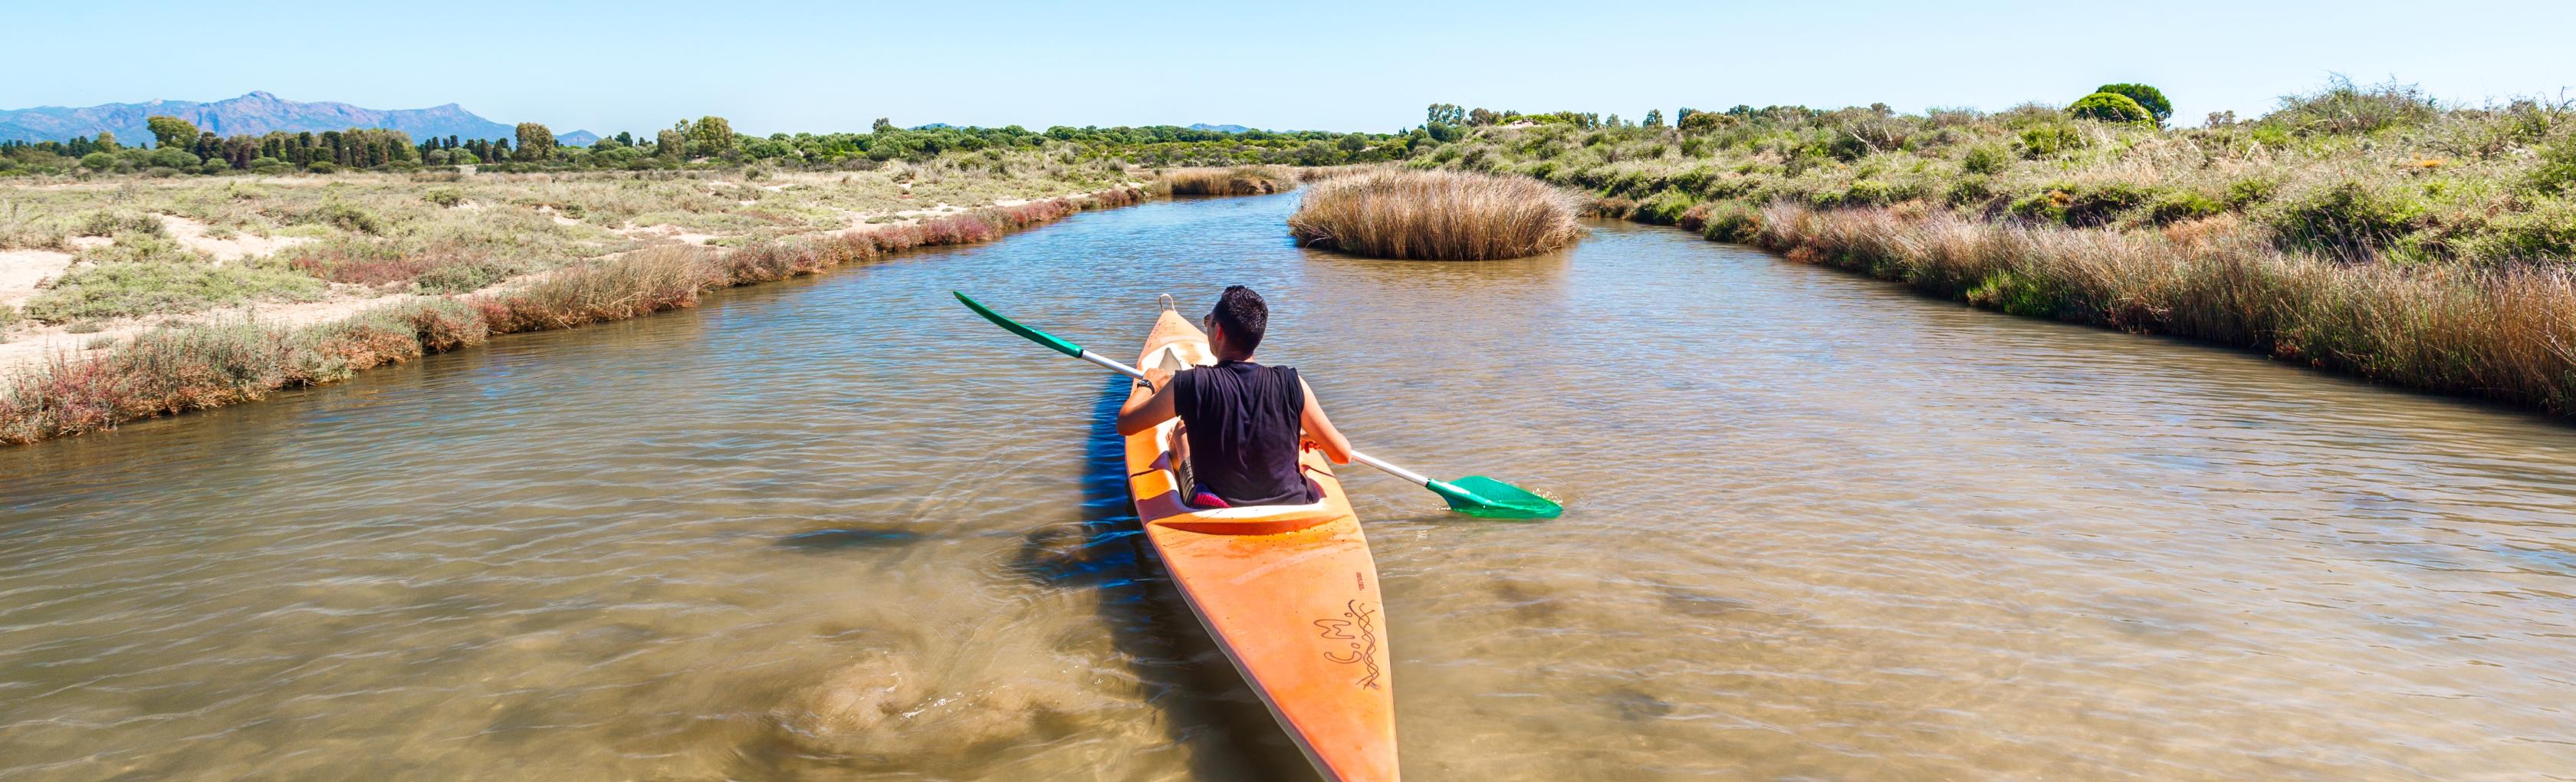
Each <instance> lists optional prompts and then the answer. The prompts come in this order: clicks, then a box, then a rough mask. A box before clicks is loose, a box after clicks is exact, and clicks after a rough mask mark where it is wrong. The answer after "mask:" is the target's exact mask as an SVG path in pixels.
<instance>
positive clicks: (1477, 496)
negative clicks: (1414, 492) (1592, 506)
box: [1428, 475, 1565, 519]
mask: <svg viewBox="0 0 2576 782" xmlns="http://www.w3.org/2000/svg"><path fill="white" fill-rule="evenodd" d="M1428 487H1429V488H1430V489H1431V490H1432V491H1433V492H1436V493H1438V494H1439V495H1440V498H1441V499H1444V500H1448V501H1449V509H1450V510H1453V511H1457V512H1459V513H1464V514H1467V515H1469V516H1481V517H1484V518H1488V519H1553V518H1556V516H1557V514H1560V513H1564V512H1565V506H1563V505H1558V504H1556V501H1555V500H1551V499H1548V498H1546V497H1541V496H1538V495H1536V494H1532V493H1530V491H1529V490H1528V489H1523V488H1521V487H1518V486H1514V485H1511V484H1508V483H1504V482H1502V481H1498V480H1494V479H1492V478H1487V477H1485V476H1482V475H1470V476H1467V477H1464V478H1460V479H1458V480H1455V481H1432V482H1431V483H1430V484H1428Z"/></svg>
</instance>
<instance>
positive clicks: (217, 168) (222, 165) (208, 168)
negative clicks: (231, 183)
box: [197, 158, 233, 176]
mask: <svg viewBox="0 0 2576 782" xmlns="http://www.w3.org/2000/svg"><path fill="white" fill-rule="evenodd" d="M232 171H233V164H231V163H226V162H224V159H223V158H207V159H206V163H205V165H202V166H198V167H197V173H200V174H205V175H208V176H213V175H216V174H229V173H232Z"/></svg>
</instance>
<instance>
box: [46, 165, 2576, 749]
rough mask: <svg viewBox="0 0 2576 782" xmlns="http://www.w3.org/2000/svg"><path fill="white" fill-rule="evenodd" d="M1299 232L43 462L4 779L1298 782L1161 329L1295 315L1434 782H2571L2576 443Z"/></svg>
mask: <svg viewBox="0 0 2576 782" xmlns="http://www.w3.org/2000/svg"><path fill="white" fill-rule="evenodd" d="M1294 200H1295V196H1293V195H1292V196H1280V197H1269V198H1254V199H1229V200H1209V201H1188V202H1174V203H1158V204H1152V205H1148V206H1143V207H1138V208H1134V209H1126V210H1118V211H1113V212H1104V213H1094V214H1086V215H1083V216H1080V217H1076V218H1074V219H1072V220H1069V221H1066V222H1064V223H1061V224H1058V225H1055V226H1051V227H1047V228H1043V229H1040V230H1037V231H1033V232H1030V233H1027V234H1024V235H1021V236H1018V237H1015V238H1012V239H1009V240H1006V241H1004V242H1001V243H999V244H994V245H989V246H984V247H978V248H972V249H965V250H955V251H944V252H932V253H923V254H918V255H912V256H907V257H905V258H902V259H900V260H896V261H893V262H890V263H885V264H881V265H878V266H874V267H869V268H863V269H854V270H849V271H844V272H841V273H836V274H832V275H828V276H825V277H822V278H819V279H815V280H810V281H804V282H795V283H787V284H780V285H772V286H765V287H759V288H753V289H747V290H742V291H736V292H731V293H727V294H724V295H720V296H717V297H715V298H714V299H713V300H712V301H710V302H709V303H708V304H707V305H706V306H704V307H701V308H700V309H698V310H695V311H690V312H683V313H677V314H672V315H668V316H662V317H654V318H647V319H643V320H640V321H631V322H627V323H620V324H611V325H605V326H600V327H595V328H586V329H579V330H574V331H569V332H558V333H550V334H538V335H530V336H525V337H516V338H510V339H505V340H501V341H499V342H497V343H495V344H493V345H492V346H490V347H488V348H485V349H480V350H473V351H468V352H465V353H463V354H459V355H449V356H440V357H434V358H431V359H429V360H426V361H422V362H417V363H415V364H413V365H410V366H406V367H401V368H394V369H387V370H381V371H376V372H372V373H369V374H367V375H365V376H364V377H362V378H361V379H359V380H357V381H356V382H353V383H349V384H346V385H342V386H336V387H332V388H327V389H320V390H316V391H312V392H308V393H301V394H295V395H289V396H287V397H286V398H283V399H280V400H277V401H272V402H268V403H263V404H256V405H250V406H245V407H241V408H236V409H230V410H222V411H216V412H213V413H209V414H202V415H191V416H185V417H182V418H178V419H171V420H163V421H155V422H147V423H142V424H138V425H133V426H129V427H126V428H125V429H123V430H121V431H118V432H113V433H107V434H102V435H97V436H91V437H83V438H78V439H74V440H69V441H61V442H52V443H45V444H41V445H37V446H34V447H27V448H16V449H6V450H0V481H5V482H0V776H8V777H13V778H31V779H81V780H92V779H111V778H165V777H239V776H255V777H327V778H440V779H443V778H462V777H514V778H527V779H539V778H542V779H637V778H658V779H713V778H721V777H732V778H764V779H776V778H807V779H827V778H858V777H869V778H920V779H968V778H994V779H1102V780H1154V779H1185V778H1207V779H1247V778H1263V777H1265V776H1273V775H1277V774H1276V773H1275V772H1278V771H1279V769H1278V768H1275V767H1281V766H1284V767H1286V770H1287V771H1286V773H1287V776H1288V778H1293V777H1294V772H1295V771H1296V769H1295V766H1296V765H1298V761H1297V759H1296V756H1295V755H1294V754H1293V752H1290V751H1285V750H1284V749H1283V746H1282V743H1281V741H1280V739H1279V737H1278V732H1277V729H1276V728H1275V727H1272V726H1271V725H1270V724H1269V721H1268V718H1267V717H1266V716H1265V715H1263V714H1262V713H1261V712H1260V709H1259V707H1258V706H1257V705H1256V704H1254V702H1253V701H1252V700H1251V698H1250V696H1249V695H1248V694H1247V693H1245V692H1244V691H1243V689H1242V685H1241V684H1240V683H1239V682H1237V681H1235V680H1234V679H1233V678H1232V674H1231V673H1230V672H1228V671H1227V670H1226V669H1225V665H1224V663H1223V661H1222V658H1221V657H1219V656H1217V655H1216V654H1215V653H1214V652H1213V651H1211V649H1210V647H1209V645H1208V642H1207V640H1206V639H1205V638H1204V636H1203V635H1201V634H1200V631H1199V630H1198V628H1197V627H1196V626H1195V624H1194V623H1192V622H1191V621H1190V620H1189V619H1188V617H1187V615H1186V613H1183V612H1182V610H1181V609H1179V608H1178V607H1177V605H1176V602H1177V601H1176V599H1175V598H1173V597H1172V596H1171V595H1170V590H1169V588H1168V586H1167V585H1165V584H1163V583H1162V582H1161V581H1160V578H1161V576H1160V574H1159V572H1158V571H1157V570H1156V569H1155V568H1154V566H1153V565H1152V564H1151V562H1150V560H1148V559H1146V558H1145V557H1144V556H1142V555H1141V554H1140V553H1139V545H1140V543H1141V541H1139V540H1138V539H1137V538H1135V537H1134V536H1133V535H1132V528H1133V524H1134V520H1133V519H1132V518H1131V517H1128V516H1127V515H1126V514H1127V512H1128V510H1127V508H1126V507H1125V506H1126V497H1125V495H1124V489H1123V484H1122V483H1121V482H1120V476H1119V475H1118V466H1117V457H1116V450H1115V449H1116V443H1115V441H1114V439H1112V438H1111V437H1110V436H1109V434H1108V432H1107V431H1106V429H1105V419H1106V417H1107V416H1108V415H1109V414H1110V413H1111V412H1112V409H1113V406H1114V404H1115V403H1114V399H1115V395H1117V394H1118V393H1121V392H1120V390H1119V388H1120V387H1119V386H1118V385H1117V384H1115V383H1114V382H1112V381H1109V380H1107V379H1105V378H1104V377H1103V376H1102V375H1100V374H1098V373H1096V372H1095V371H1093V370H1091V369H1089V368H1088V367H1087V366H1085V365H1083V364H1080V363H1077V362H1073V361H1068V360H1065V359H1063V358H1061V357H1056V356H1054V355H1052V354H1048V353H1045V352H1043V351H1040V350H1038V349H1035V348H1033V347H1031V346H1029V345H1027V344H1024V343H1022V342H1020V341H1019V340H1016V339H1014V338H1011V337H1008V336H1006V335H1004V334H1002V333H1000V332H998V331H996V330H994V329H992V328H991V327H989V326H986V325H983V324H982V323H981V322H979V321H977V320H976V319H975V318H974V316H973V315H971V314H969V313H968V312H966V311H965V310H963V309H962V308H959V307H958V306H956V305H955V304H954V303H953V302H952V301H951V300H950V299H949V298H948V291H949V290H950V289H952V288H963V289H967V290H970V291H974V292H976V293H978V294H980V295H981V296H982V297H983V298H984V299H985V300H987V301H990V302H993V303H994V304H996V305H997V306H1000V307H1002V308H1003V309H1004V310H1006V311H1009V312H1013V313H1017V314H1020V315H1023V316H1025V317H1027V318H1029V319H1031V320H1034V321H1035V322H1038V323H1043V324H1047V325H1049V326H1051V327H1056V328H1058V329H1059V330H1060V331H1061V332H1062V333H1064V334H1067V335H1069V336H1071V337H1073V338H1075V339H1076V340H1077V341H1081V342H1085V343H1087V344H1090V345H1092V346H1093V347H1095V348H1100V349H1102V350H1103V352H1106V353H1109V354H1112V355H1117V356H1122V357H1123V356H1125V355H1127V354H1129V353H1130V352H1132V351H1133V350H1134V343H1136V342H1137V341H1138V340H1140V339H1141V338H1142V336H1143V331H1144V330H1145V328H1146V327H1147V326H1148V325H1149V324H1150V323H1151V317H1152V313H1153V301H1154V298H1155V295H1156V294H1159V293H1166V292H1169V293H1173V294H1176V295H1178V296H1180V297H1181V298H1182V299H1183V300H1184V301H1186V302H1189V303H1190V306H1191V307H1193V308H1195V307H1200V306H1204V302H1205V301H1207V300H1209V299H1211V298H1212V297H1213V296H1214V294H1215V293H1216V291H1217V290H1218V288H1219V287H1221V286H1222V285H1223V284H1226V283H1236V282H1240V283H1247V284H1250V285H1253V286H1256V287H1258V288H1260V289H1262V290H1263V291H1265V292H1267V293H1268V294H1269V295H1270V297H1271V301H1272V302H1273V306H1274V307H1275V308H1276V309H1275V310H1274V315H1273V321H1272V322H1273V324H1274V325H1273V327H1272V328H1273V331H1274V334H1273V336H1272V337H1271V338H1270V340H1269V342H1268V343H1267V344H1265V345H1264V350H1263V355H1264V356H1265V357H1267V358H1268V359H1270V360H1271V361H1273V362H1274V363H1293V364H1296V365H1299V366H1300V367H1302V368H1304V369H1305V370H1306V372H1307V377H1308V378H1309V379H1310V380H1311V382H1312V383H1313V384H1314V385H1315V387H1316V390H1317V391H1318V392H1319V393H1320V394H1321V395H1322V396H1323V398H1324V399H1325V400H1326V402H1327V404H1328V406H1329V407H1330V409H1331V410H1332V412H1333V416H1334V418H1335V419H1336V420H1337V421H1339V422H1340V423H1341V424H1342V425H1343V427H1344V428H1345V429H1346V430H1348V431H1349V432H1351V433H1352V434H1353V435H1354V438H1355V439H1356V440H1357V441H1358V442H1359V443H1360V444H1361V445H1362V446H1363V447H1366V448H1368V449H1369V450H1371V451H1374V452H1377V453H1380V454H1382V455H1385V456H1388V457H1390V458H1394V459H1396V460H1397V461H1399V462H1402V463H1406V464H1409V465H1411V466H1414V467H1416V468H1418V469H1421V470H1423V471H1424V472H1428V473H1433V474H1438V475H1457V474H1466V473H1471V472H1474V473H1487V474H1492V475H1496V476H1501V477H1505V478H1506V479H1509V480H1514V481H1516V482H1520V483H1524V484H1525V485H1530V486H1534V487H1538V488H1541V489H1544V490H1546V491H1549V492H1551V493H1553V494H1556V495H1558V496H1560V497H1561V498H1563V499H1564V500H1565V502H1566V505H1567V507H1568V508H1569V509H1570V510H1569V511H1568V512H1567V514H1566V515H1565V517H1564V518H1562V519H1559V520H1557V521H1554V522H1550V523H1545V524H1537V525H1523V524H1502V523H1493V522H1474V521H1461V520H1458V519H1455V518H1453V517H1449V516H1445V515H1443V514H1441V513H1439V512H1438V511H1437V506H1436V500H1435V499H1433V498H1432V497H1431V496H1430V495H1429V494H1427V493H1424V492H1421V491H1419V490H1418V489H1413V488H1409V487H1406V486H1404V485H1402V484H1399V483H1397V482H1395V481H1393V480H1391V479H1387V478H1384V477H1382V476H1376V475H1369V474H1363V475H1357V476H1355V477H1354V480H1352V482H1351V485H1352V487H1353V493H1354V497H1353V501H1354V504H1355V505H1357V506H1358V509H1359V511H1360V514H1361V516H1362V517H1363V518H1366V519H1370V520H1371V526H1370V528H1369V529H1370V535H1371V539H1372V542H1373V545H1374V546H1375V549H1376V553H1377V557H1378V562H1379V565H1380V567H1381V569H1382V570H1383V583H1384V587H1385V593H1386V602H1387V616H1388V618H1389V621H1390V622H1391V625H1390V632H1391V634H1392V636H1391V637H1392V639H1393V642H1392V651H1393V654H1394V659H1395V665H1394V674H1395V682H1396V685H1397V686H1396V695H1397V702H1398V711H1399V714H1400V726H1399V730H1400V732H1401V734H1402V736H1403V739H1404V748H1403V757H1404V762H1405V766H1406V770H1407V772H1408V773H1409V774H1411V775H1412V776H1414V777H1415V778H1418V779H1426V780H1437V779H1507V778H1508V779H1618V780H1632V779H1681V778H1717V779H1781V778H1804V779H1846V778H1897V779H1932V778H1959V779H1986V778H2002V779H2042V778H2048V779H2156V780H2166V779H2243V778H2269V779H2316V780H2349V779H2436V778H2439V779H2499V780H2501V779H2568V778H2576V717H2571V715H2570V714H2569V713H2568V708H2569V704H2571V703H2576V598H2571V595H2576V578H2571V575H2576V479H2571V477H2570V476H2571V471H2576V430H2571V429H2568V428H2565V427H2561V426H2557V425H2553V424H2548V423H2545V422H2542V421H2540V420H2537V419H2534V418H2531V417H2527V416H2523V415H2519V414H2514V413H2510V412H2502V411H2497V410H2493V409H2486V408H2481V407H2478V406H2475V405H2471V404H2467V403H2462V402H2456V401H2449V400H2440V399H2429V398H2422V397H2416V396H2409V395H2405V394H2399V393H2391V392H2387V391H2383V390H2380V389H2375V388H2372V387H2369V386H2366V385H2362V384H2358V383H2353V382H2348V381H2342V380H2337V379H2332V378H2327V377H2322V376H2318V375H2315V374H2311V373H2306V372H2301V371H2298V370H2295V369H2290V368H2286V367H2282V366H2277V365H2273V364H2269V363H2266V362H2264V361H2261V360H2259V359H2255V358H2251V357H2248V356H2243V355H2238V354H2235V353H2229V352H2223V351H2215V350H2209V349H2204V348H2198V347H2193V346H2189V345H2183V344H2178V343H2171V342H2165V341H2159V340H2155V339H2148V338H2141V337H2135V336H2128V335H2122V334H2116V333H2108V332H2103V331H2096V330H2092V329H2087V328H2079V327H2072V326H2064V325H2059V324H2053V323H2043V322H2034V321H2028V320H2017V319H2012V318H2007V317H2003V316H1999V315H1994V314H1990V313H1983V312H1976V311H1971V310H1966V309H1961V308H1959V307H1956V306H1952V305H1947V304H1943V303H1939V302H1931V301H1925V300H1922V299H1918V298H1915V297H1912V296H1910V295H1907V294H1905V293H1902V292H1900V291H1897V290H1895V289H1893V288H1891V287H1889V286H1886V285H1883V284H1880V283H1875V282H1871V281H1866V280H1861V279H1858V278H1854V277H1851V276H1847V275H1843V274H1839V273H1835V272H1830V271H1824V270H1819V269H1814V268H1809V267H1802V266H1797V265H1792V264H1787V263H1783V262H1780V261H1778V260H1775V259H1773V258H1771V257H1768V256H1765V255H1763V254H1760V253H1757V252H1752V251H1748V250H1743V249H1738V248H1730V247H1726V246H1721V245H1715V244H1709V243H1705V242H1701V241H1697V240H1695V239H1694V238H1692V237H1690V236H1688V235H1686V234H1683V233H1681V232H1677V231H1669V230H1661V229H1647V228H1637V227H1631V226H1625V225H1616V224H1601V225H1597V226H1595V233H1594V235H1593V236H1592V237H1591V238H1589V239H1587V240H1585V241H1584V242H1583V243H1582V245H1581V246H1579V247H1578V248H1577V249H1575V250H1573V251H1571V252H1568V253H1565V254H1561V255H1555V256H1548V257H1541V258H1535V259H1528V260H1522V261H1513V262H1502V263H1482V264H1410V263H1392V262H1377V261H1362V260H1354V259H1349V258H1339V257H1332V256H1328V255H1322V254H1313V253H1304V252H1300V251H1299V250H1297V249H1295V248H1293V247H1291V246H1290V245H1289V244H1288V243H1287V242H1286V241H1285V240H1284V238H1283V236H1282V233H1283V232H1282V229H1281V226H1280V223H1281V219H1282V218H1283V217H1284V215H1285V214H1286V213H1287V211H1288V210H1289V209H1290V208H1291V207H1292V206H1293V204H1294Z"/></svg>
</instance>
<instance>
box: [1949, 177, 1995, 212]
mask: <svg viewBox="0 0 2576 782" xmlns="http://www.w3.org/2000/svg"><path fill="white" fill-rule="evenodd" d="M1994 197H1995V190H1994V186H1993V185H1992V184H1991V183H1990V182H1989V181H1988V180H1987V179H1986V178H1985V177H1983V176H1973V175H1972V176H1963V177H1960V178H1959V179H1958V180H1957V181H1954V182H1951V183H1950V189H1948V190H1946V191H1943V192H1942V193H1941V201H1942V202H1943V203H1946V204H1949V205H1951V206H1971V205H1975V204H1982V203H1986V202H1988V201H1992V200H1994Z"/></svg>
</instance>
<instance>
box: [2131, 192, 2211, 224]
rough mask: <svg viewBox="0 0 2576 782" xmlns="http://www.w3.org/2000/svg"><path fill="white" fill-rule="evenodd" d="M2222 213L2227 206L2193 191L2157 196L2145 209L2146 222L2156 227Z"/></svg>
mask: <svg viewBox="0 0 2576 782" xmlns="http://www.w3.org/2000/svg"><path fill="white" fill-rule="evenodd" d="M2224 211H2227V205H2226V204H2223V203H2219V201H2218V199H2215V198H2211V197H2209V196H2205V195H2201V194H2200V193H2198V192H2195V191H2190V190H2183V191H2178V192H2171V193H2166V194H2164V195H2162V196H2158V197H2157V198H2156V200H2155V203H2153V204H2150V205H2148V207H2147V222H2150V223H2154V224H2156V225H2172V224H2174V223H2179V222H2183V221H2186V220H2198V219H2200V218H2203V217H2208V216H2210V215H2214V214H2218V213H2220V212H2224Z"/></svg>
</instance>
